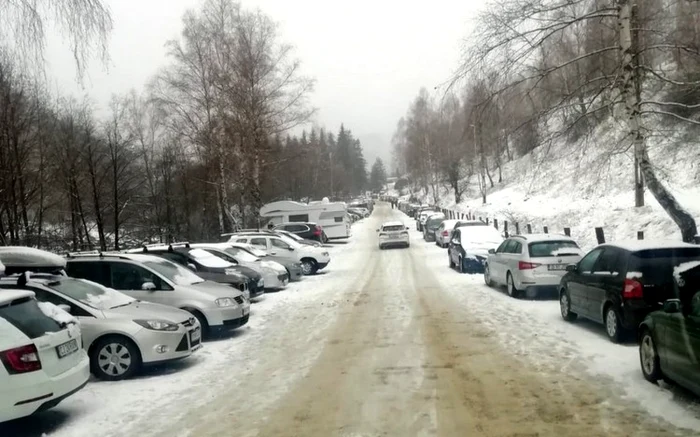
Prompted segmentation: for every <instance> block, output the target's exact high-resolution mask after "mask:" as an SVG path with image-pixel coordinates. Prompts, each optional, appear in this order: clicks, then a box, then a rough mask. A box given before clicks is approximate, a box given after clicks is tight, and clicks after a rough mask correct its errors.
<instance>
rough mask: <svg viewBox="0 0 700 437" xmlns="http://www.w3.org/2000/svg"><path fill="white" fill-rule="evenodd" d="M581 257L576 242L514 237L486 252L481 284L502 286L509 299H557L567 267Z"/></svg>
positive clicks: (547, 237)
mask: <svg viewBox="0 0 700 437" xmlns="http://www.w3.org/2000/svg"><path fill="white" fill-rule="evenodd" d="M582 254H583V252H582V251H581V249H580V248H579V246H578V244H576V241H574V240H573V239H572V238H570V237H567V236H564V235H554V234H527V235H514V236H512V237H510V238H508V239H507V240H506V241H504V242H503V243H502V244H501V245H500V246H498V248H497V249H495V250H491V251H489V255H488V260H487V262H486V266H485V269H484V282H486V285H489V286H492V285H505V286H506V287H507V291H508V295H509V296H511V297H518V296H520V294H521V293H525V294H526V295H528V296H531V297H533V296H535V295H537V294H543V293H548V294H551V295H552V296H557V297H558V294H557V290H558V288H559V283H560V282H561V278H562V277H563V276H564V274H565V273H566V266H567V265H569V264H575V263H577V262H578V261H579V260H580V259H581V255H582Z"/></svg>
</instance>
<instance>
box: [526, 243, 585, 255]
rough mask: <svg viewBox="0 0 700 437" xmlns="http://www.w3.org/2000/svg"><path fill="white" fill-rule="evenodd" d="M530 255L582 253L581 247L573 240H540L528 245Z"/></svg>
mask: <svg viewBox="0 0 700 437" xmlns="http://www.w3.org/2000/svg"><path fill="white" fill-rule="evenodd" d="M528 250H529V251H530V257H532V258H544V257H548V256H576V255H581V254H582V252H581V249H580V248H579V247H578V244H576V243H575V242H573V241H570V240H561V241H538V242H535V243H530V244H529V245H528Z"/></svg>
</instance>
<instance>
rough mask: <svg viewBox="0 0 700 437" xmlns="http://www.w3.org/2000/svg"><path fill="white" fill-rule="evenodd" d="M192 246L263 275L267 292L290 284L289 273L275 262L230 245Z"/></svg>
mask: <svg viewBox="0 0 700 437" xmlns="http://www.w3.org/2000/svg"><path fill="white" fill-rule="evenodd" d="M191 246H192V247H193V248H199V249H204V250H206V251H207V252H210V253H212V254H213V255H216V256H218V257H219V258H221V259H223V260H226V261H228V262H230V263H232V264H234V265H241V266H243V267H247V268H249V269H253V270H255V271H256V272H258V273H259V274H260V275H262V278H263V280H264V281H265V289H266V290H267V289H271V290H279V289H281V288H284V287H286V286H287V283H288V282H289V273H287V270H286V269H285V268H284V266H283V265H282V264H280V263H278V262H275V261H269V260H262V259H260V258H258V257H257V256H255V255H253V254H251V253H250V252H248V251H246V250H244V249H241V248H239V247H234V246H233V245H232V244H230V243H200V244H192V245H191Z"/></svg>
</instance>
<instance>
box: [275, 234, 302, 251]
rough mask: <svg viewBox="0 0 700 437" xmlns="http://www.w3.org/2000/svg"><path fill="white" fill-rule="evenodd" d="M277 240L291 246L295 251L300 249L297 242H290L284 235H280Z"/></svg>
mask: <svg viewBox="0 0 700 437" xmlns="http://www.w3.org/2000/svg"><path fill="white" fill-rule="evenodd" d="M279 239H280V240H282V241H284V242H285V243H287V244H289V245H290V246H292V247H293V248H295V249H299V248H300V247H301V244H299V243H298V242H296V241H294V240H292V239H291V238H289V237H288V236H286V235H280V236H279Z"/></svg>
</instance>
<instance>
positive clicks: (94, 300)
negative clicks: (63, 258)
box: [48, 278, 135, 310]
mask: <svg viewBox="0 0 700 437" xmlns="http://www.w3.org/2000/svg"><path fill="white" fill-rule="evenodd" d="M48 287H49V288H51V289H52V290H55V291H57V292H58V293H60V294H62V295H64V296H67V297H69V298H71V299H74V300H77V301H78V302H81V303H83V304H85V305H87V306H89V307H92V308H95V309H98V310H108V309H110V308H114V307H119V306H124V305H128V304H130V303H131V302H133V301H134V300H135V299H134V298H132V297H129V296H127V295H126V294H123V293H120V292H118V291H116V290H113V289H111V288H107V287H103V286H102V285H99V284H96V283H94V282H91V281H88V280H85V279H74V278H61V279H60V280H58V281H54V282H50V283H49V284H48Z"/></svg>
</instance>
